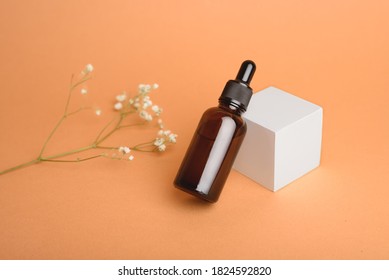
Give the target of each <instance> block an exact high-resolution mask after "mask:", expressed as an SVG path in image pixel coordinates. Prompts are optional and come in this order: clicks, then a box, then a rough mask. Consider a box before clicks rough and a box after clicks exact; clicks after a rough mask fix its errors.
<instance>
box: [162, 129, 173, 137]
mask: <svg viewBox="0 0 389 280" xmlns="http://www.w3.org/2000/svg"><path fill="white" fill-rule="evenodd" d="M170 133H172V132H171V131H170V130H165V131H164V132H163V135H165V136H169V134H170Z"/></svg>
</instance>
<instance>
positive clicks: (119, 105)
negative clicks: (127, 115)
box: [113, 102, 123, 111]
mask: <svg viewBox="0 0 389 280" xmlns="http://www.w3.org/2000/svg"><path fill="white" fill-rule="evenodd" d="M113 107H114V108H115V110H117V111H119V110H121V109H122V108H123V104H122V103H120V102H117V103H115V105H114V106H113Z"/></svg>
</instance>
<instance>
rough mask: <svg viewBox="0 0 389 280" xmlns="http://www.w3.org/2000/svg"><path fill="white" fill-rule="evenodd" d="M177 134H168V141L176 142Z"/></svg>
mask: <svg viewBox="0 0 389 280" xmlns="http://www.w3.org/2000/svg"><path fill="white" fill-rule="evenodd" d="M177 136H178V135H177V134H174V133H171V134H170V135H169V142H170V143H176V142H177Z"/></svg>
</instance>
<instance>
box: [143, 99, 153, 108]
mask: <svg viewBox="0 0 389 280" xmlns="http://www.w3.org/2000/svg"><path fill="white" fill-rule="evenodd" d="M151 105H153V102H152V101H151V100H149V99H148V100H146V101H144V100H143V109H147V108H148V107H150V106H151Z"/></svg>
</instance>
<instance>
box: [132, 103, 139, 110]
mask: <svg viewBox="0 0 389 280" xmlns="http://www.w3.org/2000/svg"><path fill="white" fill-rule="evenodd" d="M132 106H134V108H136V109H138V108H139V107H140V103H139V102H135V103H134V105H132Z"/></svg>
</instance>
